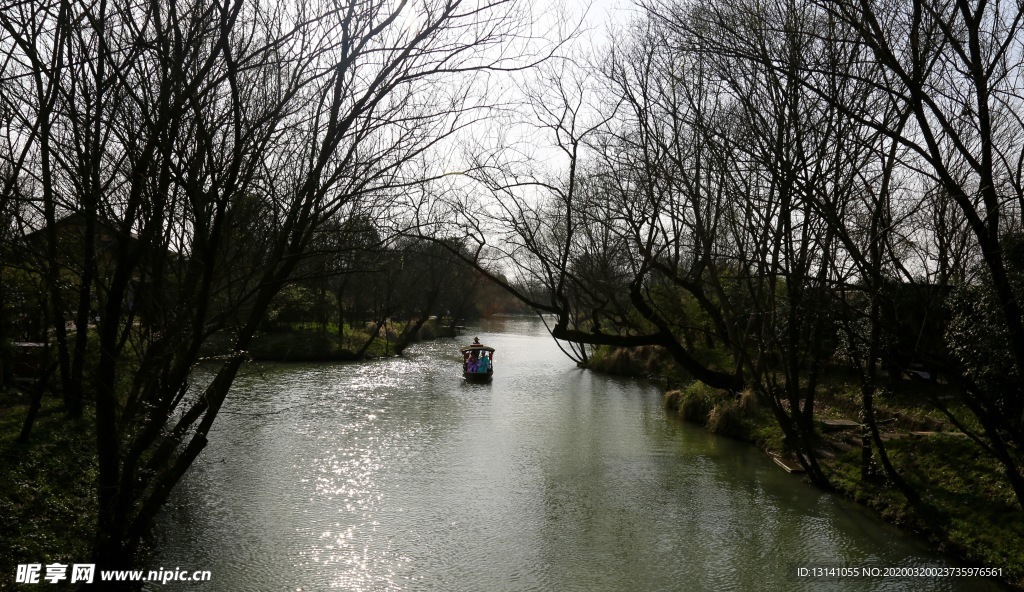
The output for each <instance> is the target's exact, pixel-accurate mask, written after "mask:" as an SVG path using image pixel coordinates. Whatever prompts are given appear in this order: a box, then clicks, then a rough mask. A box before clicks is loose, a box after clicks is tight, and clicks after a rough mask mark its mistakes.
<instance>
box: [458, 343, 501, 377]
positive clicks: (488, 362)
mask: <svg viewBox="0 0 1024 592" xmlns="http://www.w3.org/2000/svg"><path fill="white" fill-rule="evenodd" d="M459 351H460V352H462V376H463V377H464V378H465V379H466V380H468V381H470V382H490V381H491V378H493V377H494V348H493V347H490V346H487V345H484V344H482V343H480V340H479V339H474V340H473V343H471V344H469V345H467V346H465V347H461V348H459Z"/></svg>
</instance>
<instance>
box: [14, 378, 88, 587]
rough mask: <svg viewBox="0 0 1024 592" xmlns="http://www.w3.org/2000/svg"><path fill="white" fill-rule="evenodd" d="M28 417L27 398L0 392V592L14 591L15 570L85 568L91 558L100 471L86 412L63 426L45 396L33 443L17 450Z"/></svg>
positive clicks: (57, 408)
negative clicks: (54, 565) (0, 573)
mask: <svg viewBox="0 0 1024 592" xmlns="http://www.w3.org/2000/svg"><path fill="white" fill-rule="evenodd" d="M27 412H28V396H27V395H25V394H24V393H22V392H20V391H15V390H3V391H0V475H3V476H4V478H3V479H0V533H3V535H2V538H3V540H4V541H5V542H4V544H3V545H0V566H3V569H4V570H5V573H4V574H3V576H2V578H0V582H4V584H3V585H0V589H8V588H7V587H5V586H11V585H13V582H14V575H15V568H16V566H17V565H18V564H26V563H39V564H42V565H47V564H50V563H55V562H56V563H63V564H68V565H70V564H72V563H88V562H89V560H90V557H91V553H92V537H93V533H94V529H95V525H96V476H97V466H96V457H95V455H94V454H92V452H91V451H93V450H95V431H94V429H93V419H92V418H90V417H89V413H88V407H87V412H86V416H85V417H83V418H81V419H78V420H68V419H67V418H66V417H65V416H64V413H63V410H62V405H61V403H60V401H59V400H57V399H56V397H53V396H52V395H51V396H47V397H46V398H44V400H43V406H42V409H41V410H40V412H39V416H38V419H37V420H36V423H35V426H34V428H33V430H32V435H31V438H30V441H29V442H28V443H20V442H18V441H17V437H18V434H19V433H20V431H21V425H22V422H23V421H24V419H25V415H26V414H27ZM44 575H45V574H44ZM42 585H43V586H45V587H46V588H47V589H53V590H62V589H67V587H65V586H60V585H54V584H50V583H48V582H44V583H43V584H42ZM38 586H39V585H36V586H35V587H38ZM31 588H33V586H31V585H25V587H24V589H26V590H27V589H31Z"/></svg>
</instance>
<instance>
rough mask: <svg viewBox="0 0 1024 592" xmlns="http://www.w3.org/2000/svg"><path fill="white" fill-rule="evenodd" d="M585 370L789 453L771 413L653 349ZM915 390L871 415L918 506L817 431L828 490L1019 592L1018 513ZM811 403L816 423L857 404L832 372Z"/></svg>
mask: <svg viewBox="0 0 1024 592" xmlns="http://www.w3.org/2000/svg"><path fill="white" fill-rule="evenodd" d="M592 361H594V362H597V363H594V364H592V365H591V367H592V368H594V369H595V370H597V371H603V372H612V373H616V374H624V375H634V376H637V375H645V376H656V377H659V378H662V379H664V380H665V381H666V382H667V383H668V384H669V385H674V386H677V387H678V388H667V389H666V393H665V406H666V409H668V410H669V412H670V413H673V414H677V415H678V416H679V417H681V418H682V419H684V420H686V421H690V422H694V423H697V424H700V425H702V426H705V427H706V428H707V429H708V430H709V431H711V432H713V433H716V434H721V435H725V436H729V437H732V438H737V439H740V440H744V441H747V442H750V443H752V444H754V445H756V446H758V447H760V448H761V449H763V450H765V451H766V452H768V453H773V454H779V455H783V456H785V455H789V454H791V453H792V451H789V450H786V448H785V446H784V441H783V436H782V431H781V429H780V428H779V427H778V424H777V423H776V421H775V419H774V417H773V415H772V413H771V411H770V410H769V409H768V408H767V407H766V406H764V405H762V404H761V402H759V401H758V399H757V397H756V396H755V395H754V394H753V393H750V392H745V393H742V394H741V395H739V396H735V395H732V394H729V393H726V392H723V391H717V390H715V389H711V388H708V387H706V386H704V385H702V384H700V383H693V382H690V383H686V377H685V375H683V373H682V372H681V371H679V370H678V369H677V368H674V367H673V365H672V364H671V361H670V360H668V359H667V356H666V355H665V354H664V353H663V352H660V351H657V349H656V348H645V349H638V350H634V351H631V352H627V351H624V350H618V351H600V350H599V352H598V353H597V355H595V356H594V357H593V360H592ZM684 384H685V386H683V385H684ZM920 388H921V387H920V385H916V384H915V383H909V382H904V383H896V384H893V385H891V386H890V387H888V389H887V391H886V393H885V395H884V396H881V397H879V399H878V400H877V401H876V407H877V415H878V417H879V419H880V420H881V421H882V423H881V429H882V430H883V439H884V441H885V443H886V450H887V451H888V453H889V456H890V459H891V461H892V463H893V465H894V467H895V468H896V470H897V471H898V473H899V474H900V475H901V476H903V477H904V479H906V480H907V481H908V482H909V483H910V484H911V485H912V486H913V487H914V488H915V489H916V491H918V492H919V493H920V495H921V501H920V502H919V503H917V504H910V503H908V501H907V499H906V498H905V497H904V496H903V495H902V494H901V493H900V492H899V491H898V490H897V489H896V488H895V487H894V486H893V485H891V484H890V483H887V482H886V480H885V479H884V478H878V479H874V480H870V481H863V480H862V479H861V470H860V469H861V466H860V461H861V450H860V447H859V446H860V434H859V430H857V429H856V428H853V429H852V430H851V429H845V430H844V429H837V430H833V431H829V429H826V427H825V426H824V425H822V424H820V423H819V430H818V433H819V436H820V440H819V446H818V451H819V457H820V462H821V464H822V466H823V467H824V469H825V471H826V474H827V475H828V476H829V479H830V481H831V484H832V486H833V487H834V488H835V490H836V491H837V492H839V493H840V494H842V495H845V496H847V497H849V498H850V499H853V500H855V501H857V502H859V503H861V504H863V505H865V506H868V507H870V508H872V509H873V510H874V511H876V512H877V513H878V514H879V515H880V516H881V517H883V518H884V519H886V520H887V521H889V522H892V523H894V524H896V525H898V526H901V527H903V528H905V529H907V530H910V531H913V532H916V533H919V534H920V535H922V536H924V537H925V538H926V539H927V540H928V542H929V543H930V544H931V545H932V546H933V547H934V548H935V549H937V550H939V551H941V552H945V553H947V554H949V555H951V556H954V557H957V558H959V559H962V560H964V561H966V562H968V563H971V564H974V565H978V566H982V567H998V568H1002V569H1003V579H1004V580H1005V581H1006V582H1007V583H1008V584H1010V585H1011V586H1013V587H1015V588H1018V589H1024V511H1022V510H1021V509H1020V507H1019V506H1018V505H1017V502H1016V498H1015V496H1014V495H1013V492H1012V490H1011V489H1010V487H1009V485H1007V484H1006V482H1005V479H1004V478H1003V476H1002V472H1001V471H1002V470H1001V468H1000V467H999V465H998V464H997V463H996V462H995V461H993V460H992V459H991V458H990V457H989V456H987V455H986V454H985V453H984V452H983V451H982V449H981V448H980V447H979V446H978V445H977V444H976V443H974V442H972V441H971V440H969V439H967V438H966V437H963V436H962V435H957V434H958V432H956V430H955V429H954V428H953V426H951V425H949V424H948V423H947V422H946V419H945V417H944V416H942V415H941V414H940V413H939V412H938V411H936V410H934V409H933V408H932V407H931V406H930V405H929V404H928V403H927V402H926V401H927V397H924V396H922V394H921V392H920ZM928 388H931V389H936V388H939V389H941V388H943V387H941V385H939V386H936V385H929V387H928ZM933 394H934V393H933ZM817 397H818V403H817V405H816V410H817V419H818V420H819V422H820V421H821V420H825V419H854V420H855V419H856V418H857V412H858V411H859V409H860V405H861V401H860V394H859V390H858V389H857V388H856V386H855V381H854V377H853V376H850V375H844V374H843V373H842V372H840V371H837V372H835V373H832V374H831V375H829V376H828V377H827V379H826V380H824V381H822V387H821V389H820V390H819V392H818V394H817ZM912 432H914V433H917V434H919V435H912ZM922 432H926V433H928V434H927V435H922V434H921V433H922ZM780 470H781V469H780ZM879 471H880V468H879Z"/></svg>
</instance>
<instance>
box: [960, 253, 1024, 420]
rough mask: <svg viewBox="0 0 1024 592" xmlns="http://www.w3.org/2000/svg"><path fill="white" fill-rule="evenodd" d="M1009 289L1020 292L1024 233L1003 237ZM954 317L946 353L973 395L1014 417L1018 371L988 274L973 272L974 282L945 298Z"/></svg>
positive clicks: (1023, 402)
mask: <svg viewBox="0 0 1024 592" xmlns="http://www.w3.org/2000/svg"><path fill="white" fill-rule="evenodd" d="M1003 244H1004V249H1005V253H1004V255H1005V260H1006V262H1007V271H1008V272H1009V275H1010V280H1011V284H1012V288H1013V290H1014V292H1015V293H1017V294H1024V267H1022V265H1024V235H1011V236H1006V237H1004V239H1003ZM949 307H950V308H951V310H952V311H953V318H952V321H951V322H950V325H949V328H948V329H947V331H946V338H947V342H948V344H949V348H950V351H951V352H952V354H953V355H954V356H955V357H956V358H957V359H958V360H959V361H960V364H961V366H962V367H963V370H964V374H965V375H966V376H967V377H968V378H970V379H971V380H972V381H973V382H974V383H975V384H976V385H977V387H978V388H977V389H976V391H977V392H976V393H975V394H976V395H977V396H982V397H984V398H986V399H987V400H989V401H990V402H991V403H992V404H993V405H995V406H996V408H997V409H999V410H1001V411H1002V412H1003V413H1005V414H1007V415H1008V416H1009V417H1010V418H1016V419H1019V416H1020V413H1021V409H1022V406H1024V390H1022V388H1024V387H1022V383H1021V376H1022V375H1021V368H1019V367H1018V366H1017V363H1016V359H1015V357H1014V355H1013V353H1012V351H1013V350H1012V348H1011V347H1010V334H1009V330H1008V328H1007V324H1006V320H1005V316H1004V314H1003V310H1002V306H1001V305H1000V303H999V300H998V298H997V296H996V294H995V289H994V287H993V284H992V279H991V275H990V274H989V273H988V272H987V271H986V270H984V269H979V270H978V280H977V281H975V282H970V283H964V284H961V285H960V286H958V287H957V289H956V290H955V291H954V292H953V294H952V295H951V296H950V300H949Z"/></svg>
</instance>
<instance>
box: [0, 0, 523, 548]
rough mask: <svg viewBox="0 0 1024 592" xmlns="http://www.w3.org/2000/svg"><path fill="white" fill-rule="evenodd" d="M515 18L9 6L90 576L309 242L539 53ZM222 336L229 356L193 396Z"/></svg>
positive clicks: (359, 9) (379, 192)
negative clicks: (69, 253)
mask: <svg viewBox="0 0 1024 592" xmlns="http://www.w3.org/2000/svg"><path fill="white" fill-rule="evenodd" d="M526 16H528V15H525V14H523V13H522V12H521V11H520V10H518V9H517V8H516V7H515V6H513V4H512V3H511V2H507V1H502V0H495V1H481V2H468V1H463V0H438V1H433V0H428V1H425V2H418V3H414V4H410V3H406V2H391V1H387V0H375V1H373V2H364V3H349V4H343V5H334V4H330V3H317V2H300V3H297V4H288V5H274V6H271V5H267V4H262V3H244V2H240V1H238V2H230V1H229V2H225V3H212V4H211V3H206V2H203V1H201V0H197V1H187V2H171V3H162V4H161V3H153V4H145V5H137V4H130V3H123V2H117V1H107V0H100V1H98V2H92V3H86V4H70V3H63V2H62V3H55V4H53V5H47V6H45V7H38V8H37V7H34V6H30V5H21V8H20V10H19V11H4V13H3V17H2V18H0V24H2V25H3V27H4V31H5V32H6V34H7V35H8V38H9V39H13V41H10V42H9V44H8V45H6V46H5V50H8V55H9V56H13V59H11V60H9V61H8V62H7V65H6V66H5V68H6V69H5V70H4V81H5V83H7V82H10V81H12V80H14V79H15V78H17V80H18V81H19V82H17V84H19V85H21V86H20V88H24V89H25V92H24V95H23V96H25V97H28V98H30V99H31V101H30V104H31V105H32V108H31V109H30V110H29V113H31V115H30V116H27V117H25V118H24V120H23V121H21V122H20V127H19V129H18V133H20V134H21V136H22V137H23V138H24V140H23V141H22V142H21V143H20V144H19V147H22V146H23V147H24V148H25V150H26V153H27V154H29V155H30V156H31V158H24V159H20V160H19V159H18V158H17V157H12V158H11V159H10V160H11V161H13V162H14V163H15V164H16V167H15V170H14V173H15V174H16V175H21V176H27V177H29V178H31V179H32V180H33V181H34V182H35V183H36V185H35V189H34V190H35V191H36V192H37V194H36V195H35V196H34V197H33V199H35V200H36V203H39V204H41V206H40V208H39V209H40V210H41V211H42V214H43V215H42V216H41V220H39V224H40V226H45V227H46V229H47V230H46V231H45V232H46V233H47V235H46V236H47V239H48V240H47V241H46V244H47V245H48V247H47V249H48V251H49V256H48V258H47V260H48V266H46V267H45V269H47V270H49V271H47V272H46V273H48V274H49V284H50V285H51V287H55V286H58V285H59V277H60V276H59V274H60V273H64V272H66V271H67V270H69V269H70V270H71V271H72V272H73V273H72V275H71V277H73V278H74V279H75V282H76V286H77V292H76V297H75V301H74V302H75V304H74V306H72V307H70V308H71V309H72V310H71V311H70V312H71V314H72V315H73V316H74V318H75V320H76V327H77V331H76V333H75V334H74V336H73V341H74V345H73V346H71V347H70V348H69V355H68V356H62V360H63V359H64V358H65V357H69V358H70V360H68V361H67V362H62V365H61V376H62V377H63V378H64V382H65V388H66V389H69V388H71V389H73V388H74V387H73V386H71V387H69V386H68V384H67V383H68V381H69V380H70V381H75V380H78V379H79V378H80V377H82V376H88V377H89V378H90V380H89V381H87V382H86V383H85V384H88V385H90V386H88V387H87V388H89V391H90V394H94V396H95V410H96V427H97V429H96V432H97V438H98V440H97V452H98V458H99V484H98V500H99V523H98V537H97V544H96V560H97V562H98V563H99V564H100V565H102V566H104V567H105V568H115V567H118V566H124V565H127V564H128V563H130V561H131V560H132V558H133V557H134V555H135V553H136V551H137V550H138V546H139V543H140V540H141V538H142V536H143V535H144V533H145V532H146V530H147V528H148V526H149V524H150V522H151V520H152V518H153V517H154V516H155V514H156V513H157V512H158V511H159V509H160V507H161V506H162V504H163V502H164V501H165V500H166V498H167V495H168V494H169V492H170V491H171V489H172V488H173V487H174V485H175V484H176V483H177V481H178V480H179V479H180V477H181V476H182V474H183V473H184V472H185V471H186V470H187V469H188V467H189V466H190V465H191V463H192V462H193V460H194V459H195V458H196V456H197V455H198V454H199V453H200V452H201V450H202V449H203V448H204V447H205V445H206V443H207V434H208V432H209V429H210V427H211V425H212V424H213V422H214V421H215V419H216V417H217V414H218V412H219V410H220V408H221V406H222V405H223V403H224V401H225V398H226V397H227V395H228V392H229V388H230V385H231V383H232V381H233V379H234V377H235V375H236V373H237V372H238V370H239V368H240V366H241V365H242V363H243V362H244V360H245V359H246V357H247V356H246V350H247V349H248V347H249V344H250V343H251V341H252V338H253V336H254V335H255V333H256V331H257V328H258V327H259V325H260V322H261V320H262V318H263V316H264V314H265V312H266V310H267V307H268V306H269V304H270V302H271V301H272V299H273V297H274V295H275V294H276V293H277V291H278V290H279V289H280V288H281V286H282V285H284V284H285V282H286V281H287V280H288V278H289V277H290V275H291V273H292V272H293V271H294V270H295V268H296V266H297V265H298V264H299V262H300V261H301V260H302V259H303V257H304V255H305V253H306V252H307V249H308V247H309V246H310V244H311V242H312V241H313V240H314V238H315V235H316V233H317V231H318V229H319V228H320V227H321V226H323V225H324V224H325V223H326V222H327V221H329V220H330V219H331V218H332V217H334V216H336V215H337V214H338V213H340V212H344V211H348V210H349V209H351V207H352V206H353V205H355V204H358V205H359V208H358V209H361V210H363V211H367V210H372V209H374V208H385V207H387V206H388V205H389V204H390V203H393V202H395V201H397V198H398V197H399V196H400V195H401V194H402V193H405V192H407V191H411V190H412V188H414V187H415V186H416V185H418V184H421V183H423V182H424V181H425V180H426V179H428V178H429V177H431V176H433V175H437V174H440V173H442V172H443V171H441V170H436V168H435V167H434V166H433V159H434V158H435V156H436V154H435V152H436V151H437V150H439V149H442V148H445V146H446V143H447V142H449V141H450V139H451V138H453V137H454V136H455V135H456V134H457V133H458V132H459V131H460V130H461V129H463V128H464V127H465V126H466V125H468V124H469V123H471V122H472V121H474V120H475V119H477V118H479V117H480V116H481V114H482V113H483V112H484V110H485V108H486V105H487V100H486V96H485V93H484V92H483V91H484V88H483V87H482V86H481V84H482V83H483V82H485V81H486V80H485V79H484V78H482V77H476V76H473V73H478V72H485V71H489V72H502V71H506V70H508V69H517V68H522V67H526V66H528V65H529V64H530V63H531V62H532V61H533V60H536V59H540V58H542V57H543V56H542V55H540V54H530V53H525V54H524V53H517V52H512V51H511V50H510V49H509V48H510V47H513V46H515V47H519V46H522V48H525V49H526V50H529V49H530V39H529V38H528V35H526V31H527V24H526V19H525V17H526ZM36 31H46V32H47V33H46V35H49V36H50V37H47V38H46V39H43V41H46V42H47V43H40V42H39V40H38V39H32V38H29V37H27V34H28V32H36ZM12 64H16V66H17V67H15V66H13V65H12ZM30 140H31V141H30ZM72 214H74V215H75V217H76V218H74V219H75V220H77V221H80V225H78V226H77V228H79V230H78V231H77V234H75V235H72V238H70V239H69V238H68V237H67V236H63V235H61V234H60V232H61V231H60V224H59V223H60V221H61V219H67V218H66V216H69V215H72ZM62 241H63V242H65V243H66V242H68V241H71V242H73V243H74V247H75V249H76V251H77V254H78V258H77V259H76V260H75V261H73V262H72V261H70V260H69V259H68V258H67V257H64V256H63V255H62V254H61V253H60V252H58V251H57V245H58V244H62ZM62 269H63V270H64V271H63V272H62V271H61V270H62ZM51 291H52V292H53V295H54V298H55V299H56V298H57V297H58V296H61V294H60V290H57V289H55V288H52V289H51ZM55 309H56V310H59V311H64V310H68V307H65V306H64V305H63V304H61V303H58V304H56V305H55ZM94 313H98V317H99V320H98V322H97V321H95V318H94ZM57 321H58V322H57V323H56V324H55V327H56V329H57V331H58V334H59V333H60V331H61V327H63V319H57ZM137 321H138V322H137ZM93 324H95V329H93V328H92V325H93ZM218 331H221V332H223V331H229V332H230V333H229V334H230V345H229V346H228V347H227V348H226V349H224V350H223V351H221V352H220V355H219V356H218V357H217V359H218V360H219V362H218V364H219V368H218V370H217V371H216V372H215V374H214V377H213V379H212V380H211V381H210V382H209V383H208V384H204V385H197V384H193V383H192V382H191V379H190V376H191V372H192V369H193V366H194V365H195V363H196V362H197V360H199V359H200V355H201V354H200V352H201V351H202V348H203V347H204V344H206V343H207V342H208V340H209V337H210V336H211V335H212V334H213V333H215V332H218ZM93 334H95V335H96V349H97V357H96V362H95V364H94V365H90V364H89V363H88V360H89V359H90V358H89V357H87V356H85V355H84V353H85V351H86V349H87V348H88V347H91V346H90V345H89V339H90V337H89V336H90V335H93ZM59 341H60V342H65V341H67V340H66V339H64V338H63V337H62V338H61V339H59ZM79 384H81V382H79ZM67 392H68V391H67V390H66V393H67Z"/></svg>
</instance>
